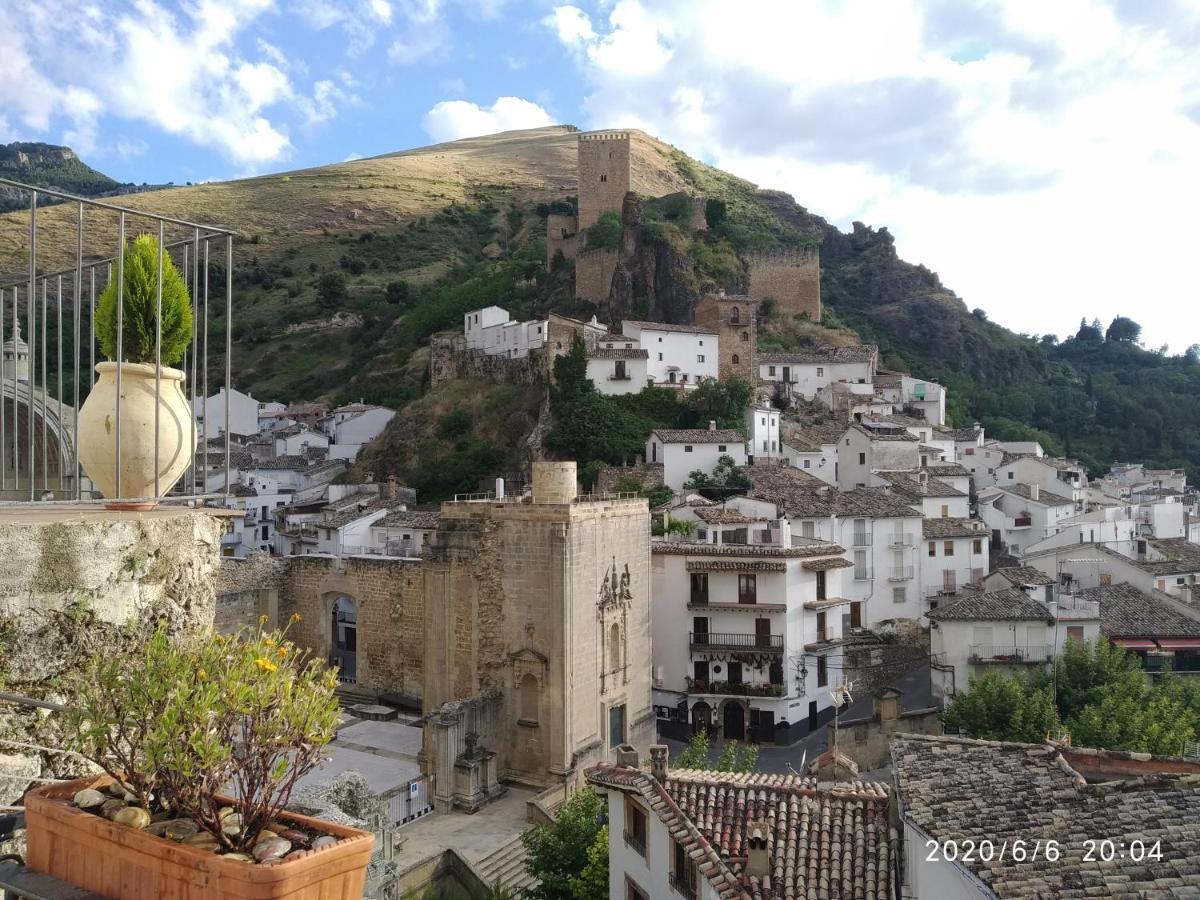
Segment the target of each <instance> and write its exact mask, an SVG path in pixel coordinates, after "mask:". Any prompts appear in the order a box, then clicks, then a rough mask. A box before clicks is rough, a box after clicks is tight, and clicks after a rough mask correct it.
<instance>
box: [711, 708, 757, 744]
mask: <svg viewBox="0 0 1200 900" xmlns="http://www.w3.org/2000/svg"><path fill="white" fill-rule="evenodd" d="M717 722H718V724H719V726H720V728H721V737H722V738H724V739H725V740H727V741H728V740H739V741H744V740H745V739H746V729H747V727H748V726H749V722H750V704H748V703H746V701H744V700H738V699H736V698H733V697H730V698H727V699H725V700H722V701H721V704H720V706H718V707H717Z"/></svg>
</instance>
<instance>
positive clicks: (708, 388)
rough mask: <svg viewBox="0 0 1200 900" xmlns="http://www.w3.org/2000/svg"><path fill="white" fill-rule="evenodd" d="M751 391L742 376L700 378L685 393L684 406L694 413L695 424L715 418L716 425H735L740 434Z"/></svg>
mask: <svg viewBox="0 0 1200 900" xmlns="http://www.w3.org/2000/svg"><path fill="white" fill-rule="evenodd" d="M753 395H754V389H753V388H752V387H751V386H750V383H749V382H748V381H746V380H745V379H743V378H738V377H736V376H734V377H732V378H728V379H726V380H725V381H719V380H717V379H716V378H703V379H701V380H700V383H699V384H698V385H697V386H696V389H695V390H693V391H691V392H690V393H689V394H688V396H687V407H688V409H690V410H691V411H692V412H693V413H695V416H696V421H697V425H698V427H707V425H708V423H709V422H713V421H715V422H716V423H717V427H718V428H736V429H737V430H738V431H740V432H742V433H743V434H744V433H745V430H746V410H748V409H749V408H750V400H751V398H752V397H753Z"/></svg>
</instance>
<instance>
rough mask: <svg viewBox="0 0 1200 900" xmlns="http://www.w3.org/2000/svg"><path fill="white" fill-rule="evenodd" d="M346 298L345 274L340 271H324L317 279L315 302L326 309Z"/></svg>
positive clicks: (337, 304)
mask: <svg viewBox="0 0 1200 900" xmlns="http://www.w3.org/2000/svg"><path fill="white" fill-rule="evenodd" d="M345 299H346V276H345V275H343V274H342V273H341V272H326V273H325V274H324V275H322V276H321V277H320V278H318V279H317V302H318V303H319V304H320V305H321V306H324V307H326V308H328V309H332V308H333V307H336V306H339V305H340V304H341V303H342V301H344V300H345Z"/></svg>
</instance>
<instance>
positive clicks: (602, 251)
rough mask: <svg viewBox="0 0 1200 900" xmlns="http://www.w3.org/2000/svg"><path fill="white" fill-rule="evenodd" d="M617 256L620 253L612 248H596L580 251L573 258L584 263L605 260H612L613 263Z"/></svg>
mask: <svg viewBox="0 0 1200 900" xmlns="http://www.w3.org/2000/svg"><path fill="white" fill-rule="evenodd" d="M619 254H620V251H618V250H617V249H615V248H613V247H598V248H597V249H595V250H580V251H579V254H578V255H577V256H576V257H575V258H576V260H585V261H592V260H606V259H612V260H614V261H615V260H616V258H617V256H618V255H619Z"/></svg>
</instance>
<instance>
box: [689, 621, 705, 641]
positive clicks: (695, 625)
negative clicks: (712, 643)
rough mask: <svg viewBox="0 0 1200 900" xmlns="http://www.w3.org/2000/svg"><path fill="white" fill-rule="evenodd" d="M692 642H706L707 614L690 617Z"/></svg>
mask: <svg viewBox="0 0 1200 900" xmlns="http://www.w3.org/2000/svg"><path fill="white" fill-rule="evenodd" d="M692 643H693V644H707V643H708V616H693V617H692Z"/></svg>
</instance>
